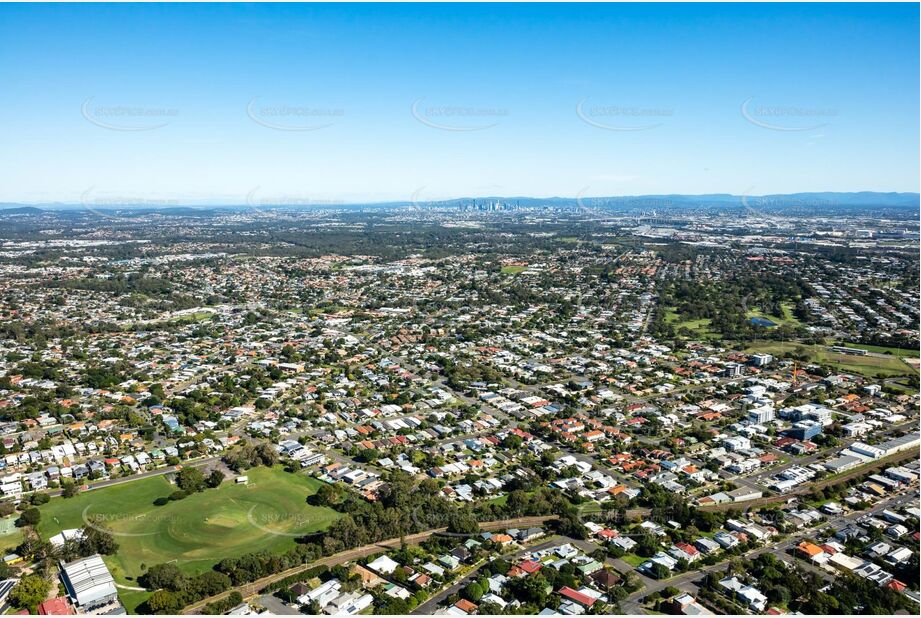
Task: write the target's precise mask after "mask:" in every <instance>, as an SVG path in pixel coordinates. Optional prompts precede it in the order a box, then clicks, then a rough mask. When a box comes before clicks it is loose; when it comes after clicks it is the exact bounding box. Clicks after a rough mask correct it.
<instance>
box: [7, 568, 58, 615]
mask: <svg viewBox="0 0 921 618" xmlns="http://www.w3.org/2000/svg"><path fill="white" fill-rule="evenodd" d="M50 590H51V582H49V581H48V580H47V579H45V578H44V577H39V576H38V575H25V576H23V578H22V579H20V580H19V583H18V584H16V585H15V586H13V589H12V590H11V591H10V602H11V603H12V604H13V605H15V606H16V607H23V608H28V609H29V611H30V612H31V613H33V614H35V613H37V611H36V608H37V607H38V604H39V603H41V602H42V601H44V600H45V597H47V596H48V592H49V591H50Z"/></svg>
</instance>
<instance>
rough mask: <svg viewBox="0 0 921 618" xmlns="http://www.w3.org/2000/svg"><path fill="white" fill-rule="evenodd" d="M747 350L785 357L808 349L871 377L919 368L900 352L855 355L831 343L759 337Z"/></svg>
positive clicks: (813, 358) (818, 358)
mask: <svg viewBox="0 0 921 618" xmlns="http://www.w3.org/2000/svg"><path fill="white" fill-rule="evenodd" d="M746 351H747V352H767V353H769V354H773V355H774V356H778V357H783V355H784V354H785V353H788V352H791V353H795V354H799V353H804V354H807V355H808V356H809V362H812V363H820V364H823V365H827V366H829V367H830V368H832V369H834V370H835V371H841V372H845V373H856V374H860V375H865V376H868V377H876V376H877V375H882V376H885V377H890V376H900V375H910V374H911V373H912V372H917V370H915V369H913V368H912V367H911V366H910V365H908V364H906V363H905V362H904V361H903V360H902V359H901V358H899V357H898V356H853V355H850V354H839V353H837V352H832V351H831V350H829V349H828V347H827V346H821V345H807V344H801V343H796V342H780V341H756V342H754V343H752V344H751V345H750V346H749V347H748V348H747V349H746Z"/></svg>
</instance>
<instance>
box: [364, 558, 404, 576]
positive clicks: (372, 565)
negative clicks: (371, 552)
mask: <svg viewBox="0 0 921 618" xmlns="http://www.w3.org/2000/svg"><path fill="white" fill-rule="evenodd" d="M399 566H400V564H399V563H398V562H396V561H394V560H392V559H391V558H389V557H388V556H387V555H383V556H381V557H380V558H377V559H376V560H374V561H373V562H369V563H368V568H369V569H371V570H372V571H374V572H375V573H380V574H381V575H390V574H391V573H393V572H394V571H395V570H396V569H397V567H399Z"/></svg>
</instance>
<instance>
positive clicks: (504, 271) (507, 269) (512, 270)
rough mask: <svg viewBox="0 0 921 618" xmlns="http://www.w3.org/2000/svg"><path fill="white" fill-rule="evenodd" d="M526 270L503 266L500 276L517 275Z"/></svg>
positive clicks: (524, 268)
mask: <svg viewBox="0 0 921 618" xmlns="http://www.w3.org/2000/svg"><path fill="white" fill-rule="evenodd" d="M527 269H528V267H527V266H503V267H502V274H503V275H517V274H518V273H522V272H524V271H526V270H527Z"/></svg>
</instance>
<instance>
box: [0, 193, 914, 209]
mask: <svg viewBox="0 0 921 618" xmlns="http://www.w3.org/2000/svg"><path fill="white" fill-rule="evenodd" d="M863 195H866V196H868V199H873V198H874V197H876V198H878V197H884V196H885V197H903V198H905V199H914V200H917V201H918V204H914V203H912V204H909V203H904V204H901V203H900V204H894V203H889V204H880V206H889V207H891V206H905V207H910V206H919V205H921V193H919V192H915V191H797V192H793V193H763V194H755V193H644V194H620V195H615V194H610V195H572V196H566V195H548V196H540V195H508V196H502V195H478V196H473V195H465V196H459V197H452V198H444V199H439V200H421V199H420V200H412V199H405V200H383V201H344V200H316V201H313V202H311V201H307V200H304V201H302V202H291V201H289V202H285V201H284V200H278V201H277V202H272V201H259V202H258V205H259V206H262V207H275V208H279V207H280V208H292V209H293V208H322V207H324V206H325V207H336V206H387V205H391V204H396V205H398V204H414V203H415V204H421V205H433V206H434V205H439V204H449V203H452V202H463V201H485V202H488V201H493V200H496V201H515V200H528V201H541V200H546V201H574V202H578V201H580V200H637V199H644V198H680V199H684V200H687V201H691V200H695V199H696V200H706V199H717V198H721V199H723V200H738V201H739V202H740V203H743V202H744V200H745V199H749V198H750V199H755V200H757V199H763V198H784V197H791V198H796V197H810V196H847V197H857V196H863ZM122 200H124V201H123V202H118V201H115V199H114V198H108V203H103V204H99V203H97V202H94V201H92V200H87V201H85V202H79V201H78V202H72V201H56V202H18V201H0V210H2V209H7V208H16V207H35V208H40V207H46V208H47V209H50V210H54V209H71V208H85V207H87V206H90V205H91V206H92V207H93V208H98V209H106V208H112V209H115V208H117V209H146V210H158V209H169V208H202V209H205V208H217V207H227V208H237V207H240V208H246V207H252V206H254V203H252V202H247V201H245V200H244V201H237V202H233V201H217V200H212V201H194V200H190V199H185V200H183V199H181V198H175V199H170V200H169V201H166V200H160V201H153V200H151V201H150V202H149V203H145V202H143V201H140V200H132V199H130V198H128V197H124V196H123V197H122ZM851 204H856V205H871V204H869V203H863V202H851ZM681 205H682V204H661V206H663V207H666V206H681ZM685 205H690V204H688V203H685ZM790 205H792V206H795V205H797V204H790ZM827 205H834V204H831V203H830V204H827ZM845 205H850V204H845Z"/></svg>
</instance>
